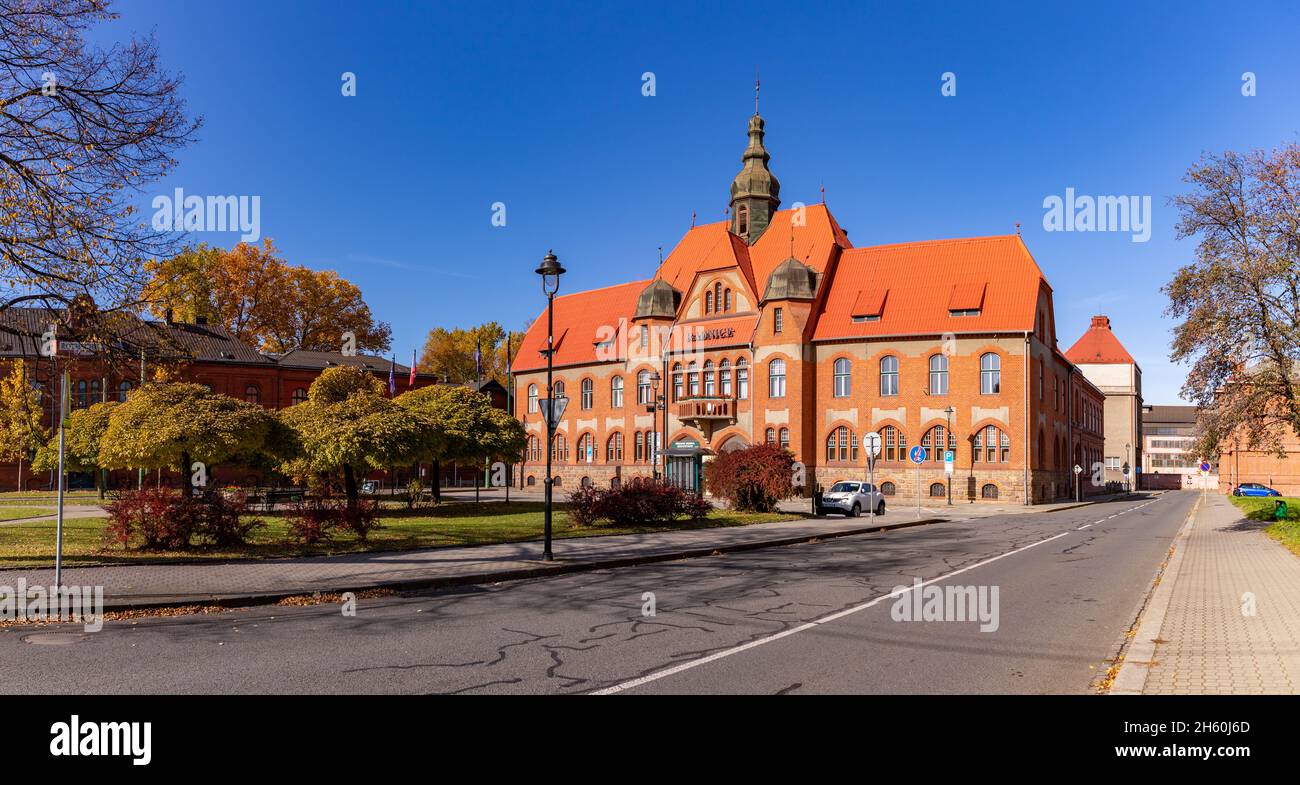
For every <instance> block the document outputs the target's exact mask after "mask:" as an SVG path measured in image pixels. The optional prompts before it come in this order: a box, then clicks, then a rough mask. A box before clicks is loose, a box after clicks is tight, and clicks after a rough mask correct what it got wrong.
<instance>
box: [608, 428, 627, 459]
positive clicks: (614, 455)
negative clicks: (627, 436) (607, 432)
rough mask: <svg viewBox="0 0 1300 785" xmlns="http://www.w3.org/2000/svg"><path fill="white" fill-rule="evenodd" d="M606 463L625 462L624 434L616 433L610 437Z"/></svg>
mask: <svg viewBox="0 0 1300 785" xmlns="http://www.w3.org/2000/svg"><path fill="white" fill-rule="evenodd" d="M605 462H606V463H622V462H623V432H622V431H614V435H612V436H610V437H609V441H608V442H606V444H605Z"/></svg>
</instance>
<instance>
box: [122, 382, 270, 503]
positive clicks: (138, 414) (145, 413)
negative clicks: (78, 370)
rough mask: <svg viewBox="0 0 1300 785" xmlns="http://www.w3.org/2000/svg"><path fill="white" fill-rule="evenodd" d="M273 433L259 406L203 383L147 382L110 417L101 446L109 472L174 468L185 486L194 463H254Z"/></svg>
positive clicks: (267, 415) (209, 467)
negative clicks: (210, 388)
mask: <svg viewBox="0 0 1300 785" xmlns="http://www.w3.org/2000/svg"><path fill="white" fill-rule="evenodd" d="M271 433H272V418H271V415H270V414H269V413H268V412H267V411H266V410H265V409H263V408H262V407H261V406H258V405H257V404H253V403H247V402H245V401H241V400H238V399H235V398H231V397H230V396H228V395H222V394H220V393H214V392H212V391H210V390H209V389H208V388H207V387H204V386H203V385H201V384H186V383H179V382H176V383H165V384H146V385H142V386H141V387H139V388H137V389H136V390H135V391H133V392H132V393H131V395H130V396H129V397H128V398H127V399H126V402H125V403H122V404H119V405H118V406H117V407H116V408H115V409H113V411H112V413H111V415H110V416H109V421H108V429H107V430H106V431H105V433H104V435H103V439H102V440H101V443H100V448H99V465H100V466H103V467H104V468H107V469H124V468H141V469H162V468H170V469H176V470H178V471H179V472H180V474H181V484H182V486H184V485H185V484H186V480H187V479H188V478H189V477H190V470H191V467H192V465H193V462H194V461H198V462H201V463H203V464H205V465H206V466H207V467H208V469H209V470H210V469H211V467H212V466H214V465H216V464H220V463H227V462H240V463H247V462H251V461H254V460H256V457H257V455H258V453H259V452H261V451H262V450H264V449H266V445H267V441H268V436H269V435H270V434H271Z"/></svg>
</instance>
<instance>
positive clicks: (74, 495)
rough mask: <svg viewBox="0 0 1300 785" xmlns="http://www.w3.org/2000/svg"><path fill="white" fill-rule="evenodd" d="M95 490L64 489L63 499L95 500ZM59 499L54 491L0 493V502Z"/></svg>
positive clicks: (50, 500)
mask: <svg viewBox="0 0 1300 785" xmlns="http://www.w3.org/2000/svg"><path fill="white" fill-rule="evenodd" d="M95 496H96V493H95V491H64V492H63V498H64V500H65V501H67V500H72V501H75V502H76V503H78V504H85V503H87V502H94V501H96V498H95ZM58 500H59V494H58V493H57V492H55V491H5V492H3V493H0V504H26V503H31V502H36V503H40V504H44V503H46V502H50V503H51V504H52V503H54V502H57V501H58Z"/></svg>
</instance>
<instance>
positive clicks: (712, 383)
mask: <svg viewBox="0 0 1300 785" xmlns="http://www.w3.org/2000/svg"><path fill="white" fill-rule="evenodd" d="M704 394H705V395H717V394H718V380H717V377H716V376H714V374H713V361H712V360H705V361H704Z"/></svg>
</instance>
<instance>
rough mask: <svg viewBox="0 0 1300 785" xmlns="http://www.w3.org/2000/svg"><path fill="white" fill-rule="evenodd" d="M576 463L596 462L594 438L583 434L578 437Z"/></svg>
mask: <svg viewBox="0 0 1300 785" xmlns="http://www.w3.org/2000/svg"><path fill="white" fill-rule="evenodd" d="M575 457H577V459H578V463H594V462H595V460H596V437H595V436H592V435H591V434H589V433H584V434H582V435H581V436H579V437H578V454H577V456H575Z"/></svg>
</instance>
